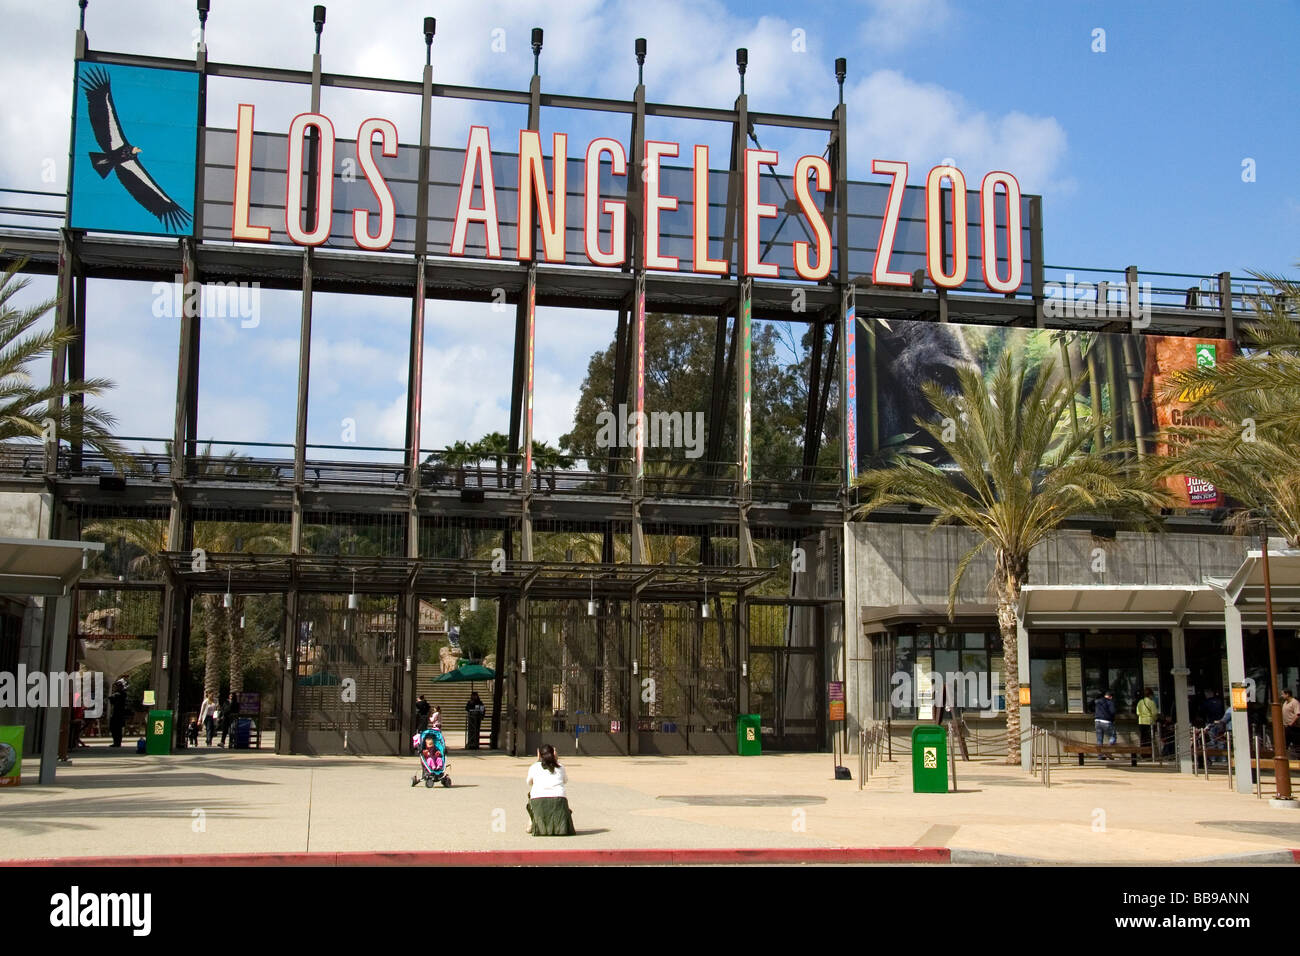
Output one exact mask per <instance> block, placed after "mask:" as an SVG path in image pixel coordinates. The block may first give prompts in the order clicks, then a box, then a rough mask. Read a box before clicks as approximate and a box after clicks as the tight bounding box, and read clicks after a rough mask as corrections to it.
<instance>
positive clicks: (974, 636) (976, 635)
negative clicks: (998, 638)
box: [962, 631, 988, 651]
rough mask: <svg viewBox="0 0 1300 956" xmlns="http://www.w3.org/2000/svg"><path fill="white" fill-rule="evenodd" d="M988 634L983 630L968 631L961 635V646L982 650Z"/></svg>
mask: <svg viewBox="0 0 1300 956" xmlns="http://www.w3.org/2000/svg"><path fill="white" fill-rule="evenodd" d="M987 637H988V635H987V634H985V633H984V632H983V631H970V632H967V633H966V634H963V635H962V646H963V647H966V648H967V649H969V650H981V651H982V650H984V642H985V640H986V639H987Z"/></svg>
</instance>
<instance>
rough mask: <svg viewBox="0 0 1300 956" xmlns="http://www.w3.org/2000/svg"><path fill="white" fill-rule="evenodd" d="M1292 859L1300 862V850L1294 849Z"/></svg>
mask: <svg viewBox="0 0 1300 956" xmlns="http://www.w3.org/2000/svg"><path fill="white" fill-rule="evenodd" d="M1291 859H1293V860H1295V861H1296V862H1297V863H1300V850H1292V851H1291Z"/></svg>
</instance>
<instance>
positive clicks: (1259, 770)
mask: <svg viewBox="0 0 1300 956" xmlns="http://www.w3.org/2000/svg"><path fill="white" fill-rule="evenodd" d="M1253 744H1254V747H1255V768H1254V770H1252V771H1251V773H1252V774H1253V775H1254V777H1255V797H1256V799H1258V800H1263V799H1264V774H1263V770H1264V767H1263V765H1262V764H1261V763H1260V762H1259V734H1255V739H1254V741H1253Z"/></svg>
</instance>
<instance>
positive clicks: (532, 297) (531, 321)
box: [524, 266, 537, 490]
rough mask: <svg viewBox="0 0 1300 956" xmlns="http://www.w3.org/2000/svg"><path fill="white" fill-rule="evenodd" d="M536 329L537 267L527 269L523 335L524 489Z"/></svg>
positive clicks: (529, 451)
mask: <svg viewBox="0 0 1300 956" xmlns="http://www.w3.org/2000/svg"><path fill="white" fill-rule="evenodd" d="M536 331H537V267H536V266H533V267H532V268H530V269H529V270H528V317H527V319H526V320H525V331H524V337H525V339H526V340H527V343H526V345H525V348H526V350H527V356H528V358H527V360H526V368H525V371H524V409H525V411H524V489H525V490H527V488H528V479H529V478H531V477H532V474H533V342H534V339H535V338H536Z"/></svg>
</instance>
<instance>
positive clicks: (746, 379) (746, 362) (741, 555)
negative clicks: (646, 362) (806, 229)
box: [736, 276, 757, 568]
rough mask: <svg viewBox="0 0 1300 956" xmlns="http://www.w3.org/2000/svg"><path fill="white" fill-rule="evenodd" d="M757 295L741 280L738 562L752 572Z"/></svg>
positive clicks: (738, 313) (738, 318)
mask: <svg viewBox="0 0 1300 956" xmlns="http://www.w3.org/2000/svg"><path fill="white" fill-rule="evenodd" d="M753 294H754V280H753V279H751V278H750V277H749V276H745V277H744V278H742V279H741V280H740V296H739V300H738V302H737V304H736V336H737V340H736V500H737V502H738V507H737V509H736V518H737V541H736V545H737V551H738V554H737V556H736V560H737V563H738V564H739V565H740V566H741V567H743V568H752V567H754V566H755V564H756V563H757V561H756V558H755V555H754V539H753V538H752V537H751V536H750V533H749V506H750V504H751V503H752V497H753V496H752V492H751V485H750V479H751V477H752V472H753V460H752V459H753V449H752V448H751V446H750V432H751V424H752V423H751V416H750V399H751V395H752V384H753V383H752V381H751V377H752V376H751V366H752V358H753V356H752V347H751V346H752V340H753V336H752V320H751V310H750V303H751V300H752V298H753Z"/></svg>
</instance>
